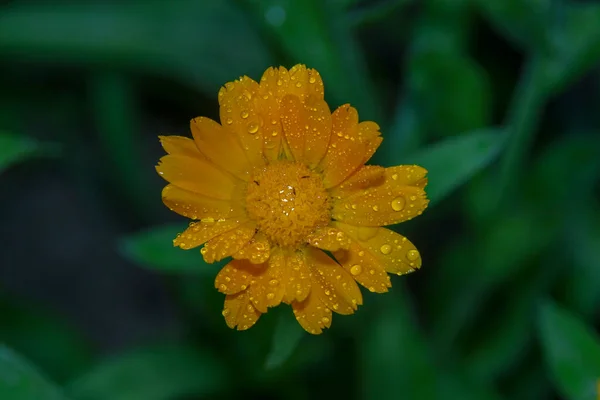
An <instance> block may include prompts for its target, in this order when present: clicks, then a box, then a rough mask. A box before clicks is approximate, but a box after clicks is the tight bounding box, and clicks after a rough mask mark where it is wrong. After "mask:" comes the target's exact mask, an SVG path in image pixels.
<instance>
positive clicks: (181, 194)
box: [162, 184, 244, 220]
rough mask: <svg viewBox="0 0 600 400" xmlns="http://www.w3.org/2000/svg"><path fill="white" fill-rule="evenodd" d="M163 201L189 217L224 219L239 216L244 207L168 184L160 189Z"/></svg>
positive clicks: (172, 209) (172, 208) (178, 212)
mask: <svg viewBox="0 0 600 400" xmlns="http://www.w3.org/2000/svg"><path fill="white" fill-rule="evenodd" d="M162 200H163V203H165V205H166V206H167V207H169V209H170V210H171V211H175V212H176V213H177V214H179V215H183V216H184V217H187V218H191V219H205V218H213V219H215V220H217V219H226V218H231V217H237V216H241V215H243V213H244V209H243V208H242V207H241V206H240V205H239V204H237V203H233V202H232V201H230V200H217V199H214V198H211V197H206V196H202V195H200V194H196V193H192V192H189V191H187V190H183V189H181V188H179V187H177V186H174V185H172V184H169V185H167V186H165V187H164V189H163V191H162Z"/></svg>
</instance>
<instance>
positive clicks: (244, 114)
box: [240, 110, 249, 119]
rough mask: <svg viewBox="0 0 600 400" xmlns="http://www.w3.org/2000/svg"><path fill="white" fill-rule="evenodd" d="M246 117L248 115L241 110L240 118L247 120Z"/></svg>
mask: <svg viewBox="0 0 600 400" xmlns="http://www.w3.org/2000/svg"><path fill="white" fill-rule="evenodd" d="M248 115H249V114H248V111H246V110H243V111H242V112H241V113H240V116H241V117H242V118H244V119H246V118H248Z"/></svg>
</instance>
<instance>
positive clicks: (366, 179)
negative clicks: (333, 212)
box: [330, 165, 385, 199]
mask: <svg viewBox="0 0 600 400" xmlns="http://www.w3.org/2000/svg"><path fill="white" fill-rule="evenodd" d="M384 181H385V168H383V167H381V166H379V165H364V166H363V167H361V168H360V169H358V170H357V171H356V172H355V173H353V174H352V175H351V176H350V177H348V179H346V180H345V181H343V182H342V183H341V184H339V185H338V186H336V187H334V188H331V190H330V193H331V195H332V196H333V197H336V198H338V199H341V198H342V197H347V196H350V195H352V194H355V193H356V192H359V191H361V190H365V189H368V188H370V187H373V186H377V185H381V184H382V183H383V182H384Z"/></svg>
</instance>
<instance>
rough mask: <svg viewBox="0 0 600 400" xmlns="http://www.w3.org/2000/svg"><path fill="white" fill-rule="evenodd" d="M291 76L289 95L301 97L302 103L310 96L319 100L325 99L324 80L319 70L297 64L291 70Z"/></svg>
mask: <svg viewBox="0 0 600 400" xmlns="http://www.w3.org/2000/svg"><path fill="white" fill-rule="evenodd" d="M289 75H290V80H289V84H288V89H287V93H289V94H294V95H296V96H298V97H300V100H302V101H305V100H306V98H307V97H309V96H315V97H316V98H318V99H323V98H324V97H325V89H324V86H323V80H322V79H321V75H320V74H319V72H317V70H315V69H309V68H306V66H304V65H302V64H297V65H294V66H293V67H292V68H290V71H289Z"/></svg>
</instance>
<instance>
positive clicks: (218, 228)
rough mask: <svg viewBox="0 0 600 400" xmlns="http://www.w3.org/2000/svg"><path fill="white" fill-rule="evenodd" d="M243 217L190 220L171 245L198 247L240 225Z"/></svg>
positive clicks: (183, 247)
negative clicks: (188, 224) (217, 219)
mask: <svg viewBox="0 0 600 400" xmlns="http://www.w3.org/2000/svg"><path fill="white" fill-rule="evenodd" d="M246 221H247V220H245V219H228V220H219V221H214V220H213V219H212V218H211V219H207V220H202V221H199V222H192V223H190V226H189V227H188V228H187V229H186V230H185V231H183V232H182V233H180V234H179V235H177V237H176V238H175V239H174V240H173V245H174V246H178V247H181V248H182V249H185V250H188V249H192V248H194V247H198V246H200V245H201V244H203V243H205V242H207V241H209V240H211V239H212V238H214V237H217V236H219V235H221V234H222V233H224V232H227V231H230V230H232V229H235V228H236V227H238V226H240V225H242V224H243V223H245V222H246Z"/></svg>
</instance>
